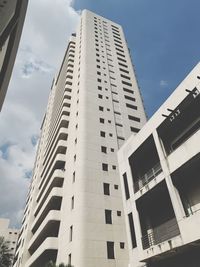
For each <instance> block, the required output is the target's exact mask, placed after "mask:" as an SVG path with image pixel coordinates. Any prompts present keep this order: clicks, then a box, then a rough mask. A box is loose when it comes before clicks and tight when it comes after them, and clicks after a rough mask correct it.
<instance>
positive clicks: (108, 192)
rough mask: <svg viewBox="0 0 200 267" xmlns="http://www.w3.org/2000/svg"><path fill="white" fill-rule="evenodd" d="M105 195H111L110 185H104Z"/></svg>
mask: <svg viewBox="0 0 200 267" xmlns="http://www.w3.org/2000/svg"><path fill="white" fill-rule="evenodd" d="M103 193H104V195H106V196H109V195H110V184H107V183H103Z"/></svg>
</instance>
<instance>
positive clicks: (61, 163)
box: [39, 154, 66, 189]
mask: <svg viewBox="0 0 200 267" xmlns="http://www.w3.org/2000/svg"><path fill="white" fill-rule="evenodd" d="M65 160H66V155H63V154H57V155H56V157H55V159H54V161H53V162H52V164H51V165H50V168H49V169H46V172H45V173H43V178H42V179H41V181H40V183H39V189H41V187H42V186H43V184H44V183H45V182H46V180H47V179H49V177H51V176H52V175H53V173H54V171H55V170H64V168H65Z"/></svg>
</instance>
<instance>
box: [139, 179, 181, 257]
mask: <svg viewBox="0 0 200 267" xmlns="http://www.w3.org/2000/svg"><path fill="white" fill-rule="evenodd" d="M136 207H137V210H138V214H139V219H140V227H141V233H142V235H141V239H142V248H140V249H141V255H143V258H146V257H147V258H148V257H152V256H154V255H156V254H161V253H163V252H164V251H167V250H170V244H171V243H173V242H174V241H173V242H172V241H171V240H174V239H177V238H178V239H180V230H179V226H178V223H177V220H176V217H175V213H174V210H173V206H172V203H171V198H170V196H169V192H168V189H167V185H166V182H165V180H163V181H162V182H160V183H159V184H158V185H157V186H156V187H154V188H152V189H151V190H150V191H148V192H147V193H146V194H144V195H143V196H142V197H141V198H139V199H137V200H136ZM178 242H179V241H178ZM156 245H158V246H156ZM152 247H153V249H152V250H151V248H152ZM148 249H149V250H148ZM146 250H148V251H146ZM142 260H143V259H142Z"/></svg>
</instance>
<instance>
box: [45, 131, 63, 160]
mask: <svg viewBox="0 0 200 267" xmlns="http://www.w3.org/2000/svg"><path fill="white" fill-rule="evenodd" d="M67 136H68V134H67V129H66V128H64V127H60V128H58V130H57V132H56V134H55V136H54V138H53V139H52V142H51V146H49V147H48V148H46V151H45V154H44V156H45V160H44V162H45V161H46V159H47V158H48V155H49V154H50V153H51V151H52V148H53V144H56V143H57V142H58V140H67ZM44 162H43V163H44Z"/></svg>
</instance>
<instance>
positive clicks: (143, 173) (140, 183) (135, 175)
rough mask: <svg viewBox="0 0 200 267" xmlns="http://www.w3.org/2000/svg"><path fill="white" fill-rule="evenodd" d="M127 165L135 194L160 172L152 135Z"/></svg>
mask: <svg viewBox="0 0 200 267" xmlns="http://www.w3.org/2000/svg"><path fill="white" fill-rule="evenodd" d="M129 164H130V167H131V172H132V179H133V186H134V192H135V193H137V192H138V191H139V190H140V189H142V188H143V187H144V186H146V185H147V184H148V183H149V182H150V181H152V180H153V179H154V178H156V177H157V176H158V175H159V174H160V173H161V172H162V168H161V165H160V159H159V156H158V152H157V149H156V146H155V142H154V139H153V136H152V135H150V136H149V137H148V138H147V139H146V140H145V141H144V143H143V144H141V145H140V147H139V148H138V149H137V150H136V151H135V152H134V153H133V154H132V155H131V156H130V157H129Z"/></svg>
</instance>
